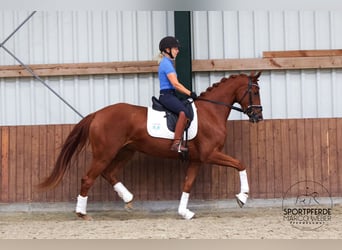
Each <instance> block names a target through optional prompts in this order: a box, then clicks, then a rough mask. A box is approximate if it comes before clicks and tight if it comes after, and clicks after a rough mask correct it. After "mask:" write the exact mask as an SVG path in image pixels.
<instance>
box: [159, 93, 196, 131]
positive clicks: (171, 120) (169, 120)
mask: <svg viewBox="0 0 342 250" xmlns="http://www.w3.org/2000/svg"><path fill="white" fill-rule="evenodd" d="M190 100H191V101H190ZM190 100H188V99H186V100H182V102H183V104H184V106H185V107H186V109H187V114H189V116H190V117H188V118H189V120H190V121H189V123H188V125H187V127H186V129H187V128H189V127H190V124H191V121H192V120H193V119H194V111H193V109H192V105H191V103H192V99H190ZM152 109H154V110H156V111H161V112H165V118H166V124H167V127H168V129H169V130H170V131H172V132H175V128H176V123H177V120H178V114H175V113H173V112H172V111H170V110H168V109H167V108H165V107H164V106H163V104H161V102H160V101H159V100H158V99H157V98H156V97H155V96H152Z"/></svg>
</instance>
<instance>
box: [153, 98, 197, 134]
mask: <svg viewBox="0 0 342 250" xmlns="http://www.w3.org/2000/svg"><path fill="white" fill-rule="evenodd" d="M191 105H192V108H193V111H194V119H193V120H192V122H191V125H190V127H189V130H188V140H192V139H193V138H195V136H196V135H197V129H198V120H197V109H196V106H195V103H194V102H193V103H192V104H191ZM147 132H148V134H149V135H150V136H152V137H157V138H164V139H173V137H174V132H172V131H170V130H169V129H168V127H167V124H166V117H165V112H164V111H156V110H154V109H152V108H151V107H148V109H147Z"/></svg>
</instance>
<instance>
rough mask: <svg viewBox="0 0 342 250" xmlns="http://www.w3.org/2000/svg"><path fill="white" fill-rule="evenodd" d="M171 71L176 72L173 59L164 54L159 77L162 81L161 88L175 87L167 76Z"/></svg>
mask: <svg viewBox="0 0 342 250" xmlns="http://www.w3.org/2000/svg"><path fill="white" fill-rule="evenodd" d="M170 73H175V74H177V73H176V70H175V67H174V66H173V61H172V60H171V59H170V58H168V57H166V56H164V57H163V59H162V60H161V61H160V63H159V68H158V77H159V82H160V90H164V89H175V88H174V87H173V86H172V84H171V82H170V81H169V79H168V78H167V75H168V74H170Z"/></svg>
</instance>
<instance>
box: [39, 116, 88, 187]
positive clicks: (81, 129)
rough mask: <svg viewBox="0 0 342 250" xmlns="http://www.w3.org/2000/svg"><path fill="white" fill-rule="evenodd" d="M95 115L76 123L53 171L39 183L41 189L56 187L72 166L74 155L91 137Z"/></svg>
mask: <svg viewBox="0 0 342 250" xmlns="http://www.w3.org/2000/svg"><path fill="white" fill-rule="evenodd" d="M94 117H95V114H94V113H93V114H90V115H88V116H86V117H85V118H83V119H82V120H81V121H80V122H79V123H78V124H76V125H75V127H74V128H73V129H72V131H71V132H70V134H69V135H68V137H67V139H66V140H65V142H64V144H63V146H62V149H61V151H60V153H59V155H58V158H57V161H56V163H55V166H54V168H53V170H52V173H51V174H50V176H49V177H47V178H46V179H45V180H44V181H43V182H42V183H40V184H38V188H39V189H49V188H54V187H56V186H57V185H58V184H59V183H60V181H61V180H62V178H63V176H64V174H65V172H66V171H67V170H68V169H69V167H70V163H71V159H72V157H73V155H74V154H75V153H76V152H77V154H76V155H78V154H79V153H80V152H81V151H82V149H83V148H84V147H85V145H86V142H87V141H88V137H89V127H90V124H91V122H92V120H93V119H94Z"/></svg>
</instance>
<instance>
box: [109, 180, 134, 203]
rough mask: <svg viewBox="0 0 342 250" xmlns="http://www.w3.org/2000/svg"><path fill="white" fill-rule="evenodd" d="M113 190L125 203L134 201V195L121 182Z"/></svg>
mask: <svg viewBox="0 0 342 250" xmlns="http://www.w3.org/2000/svg"><path fill="white" fill-rule="evenodd" d="M113 188H114V190H115V191H116V192H117V193H118V195H119V196H120V197H121V199H122V200H123V201H124V202H125V203H129V202H131V201H132V200H133V194H132V193H131V192H130V191H128V189H127V188H126V187H125V186H124V185H123V184H122V183H121V182H118V183H116V184H115V185H114V186H113Z"/></svg>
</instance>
